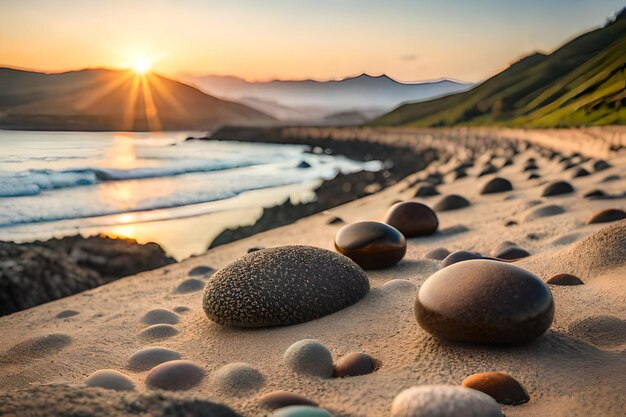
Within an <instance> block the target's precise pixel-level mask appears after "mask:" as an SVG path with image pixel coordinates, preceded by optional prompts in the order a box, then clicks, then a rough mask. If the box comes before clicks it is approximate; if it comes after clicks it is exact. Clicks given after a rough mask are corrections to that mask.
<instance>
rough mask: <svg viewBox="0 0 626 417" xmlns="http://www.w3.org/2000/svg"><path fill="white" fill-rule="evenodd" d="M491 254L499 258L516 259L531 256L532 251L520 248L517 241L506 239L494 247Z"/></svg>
mask: <svg viewBox="0 0 626 417" xmlns="http://www.w3.org/2000/svg"><path fill="white" fill-rule="evenodd" d="M491 256H494V257H496V258H498V259H506V260H514V259H520V258H526V257H527V256H530V252H528V251H527V250H526V249H522V248H520V247H519V246H518V245H517V244H516V243H513V242H509V241H504V242H502V243H500V244H499V245H498V246H496V247H495V248H493V250H492V251H491Z"/></svg>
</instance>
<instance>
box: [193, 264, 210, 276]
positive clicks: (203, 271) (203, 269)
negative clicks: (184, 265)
mask: <svg viewBox="0 0 626 417" xmlns="http://www.w3.org/2000/svg"><path fill="white" fill-rule="evenodd" d="M214 272H215V269H214V268H211V267H210V266H206V265H199V266H196V267H193V268H191V269H190V270H189V272H187V275H189V276H190V277H197V276H203V275H209V274H212V273H214Z"/></svg>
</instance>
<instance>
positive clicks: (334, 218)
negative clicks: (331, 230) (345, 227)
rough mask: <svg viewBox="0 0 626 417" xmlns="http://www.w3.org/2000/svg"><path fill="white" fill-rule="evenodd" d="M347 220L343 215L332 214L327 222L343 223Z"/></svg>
mask: <svg viewBox="0 0 626 417" xmlns="http://www.w3.org/2000/svg"><path fill="white" fill-rule="evenodd" d="M343 223H345V221H343V219H342V218H341V217H337V216H332V217H331V218H329V219H328V220H327V221H326V224H343Z"/></svg>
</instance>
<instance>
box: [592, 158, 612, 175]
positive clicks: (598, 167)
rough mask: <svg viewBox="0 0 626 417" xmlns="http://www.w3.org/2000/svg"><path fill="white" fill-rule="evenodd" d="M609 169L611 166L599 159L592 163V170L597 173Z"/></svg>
mask: <svg viewBox="0 0 626 417" xmlns="http://www.w3.org/2000/svg"><path fill="white" fill-rule="evenodd" d="M608 168H611V164H609V163H608V162H606V161H604V160H602V159H599V160H597V161H596V162H594V163H593V170H594V171H596V172H598V171H604V170H605V169H608Z"/></svg>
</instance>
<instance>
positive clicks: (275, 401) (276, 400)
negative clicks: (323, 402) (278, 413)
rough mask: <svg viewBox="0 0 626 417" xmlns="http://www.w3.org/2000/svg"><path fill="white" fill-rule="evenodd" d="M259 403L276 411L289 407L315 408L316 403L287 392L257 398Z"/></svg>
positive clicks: (277, 392)
mask: <svg viewBox="0 0 626 417" xmlns="http://www.w3.org/2000/svg"><path fill="white" fill-rule="evenodd" d="M259 403H260V404H261V405H262V406H263V407H265V408H268V409H270V410H276V409H279V408H283V407H289V406H291V405H311V406H317V403H316V402H315V401H313V400H310V399H308V398H306V397H303V396H302V395H298V394H294V393H293V392H289V391H272V392H268V393H267V394H265V395H263V396H262V397H261V398H259Z"/></svg>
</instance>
